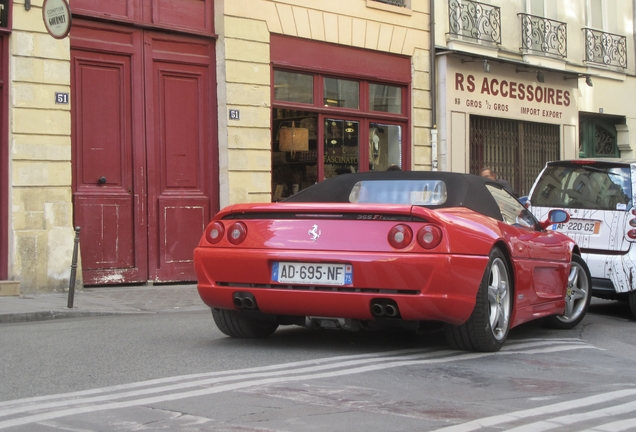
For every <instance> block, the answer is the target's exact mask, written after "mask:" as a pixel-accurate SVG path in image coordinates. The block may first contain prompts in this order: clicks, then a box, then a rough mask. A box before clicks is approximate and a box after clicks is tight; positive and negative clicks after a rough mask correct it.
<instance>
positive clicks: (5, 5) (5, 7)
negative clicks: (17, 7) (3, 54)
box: [0, 0, 10, 29]
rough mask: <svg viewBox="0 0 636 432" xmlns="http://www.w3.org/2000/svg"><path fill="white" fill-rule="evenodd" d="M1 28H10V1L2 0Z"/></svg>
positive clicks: (0, 4)
mask: <svg viewBox="0 0 636 432" xmlns="http://www.w3.org/2000/svg"><path fill="white" fill-rule="evenodd" d="M0 28H2V29H7V28H10V25H9V0H0Z"/></svg>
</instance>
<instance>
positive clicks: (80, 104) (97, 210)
mask: <svg viewBox="0 0 636 432" xmlns="http://www.w3.org/2000/svg"><path fill="white" fill-rule="evenodd" d="M78 21H79V22H78ZM71 36H72V38H71V59H72V64H73V66H72V77H71V79H72V86H73V88H72V95H73V99H72V103H73V109H72V113H73V114H72V116H73V119H72V120H73V137H72V139H73V168H74V172H73V186H74V188H73V193H74V197H73V199H74V210H75V224H76V225H79V226H80V227H81V242H80V250H81V256H82V269H83V278H84V283H85V284H87V285H102V284H117V283H135V282H145V281H154V282H174V281H192V280H195V274H194V268H193V265H192V252H193V249H194V247H195V246H196V244H197V242H198V240H199V237H200V236H201V233H202V232H203V230H204V227H205V224H206V223H207V221H208V220H209V218H210V211H211V203H216V202H218V199H217V198H216V196H215V197H214V199H212V198H213V197H212V195H213V191H215V190H216V188H215V185H216V184H217V181H216V178H217V176H218V174H217V172H218V171H217V168H216V164H217V162H216V145H215V144H214V143H215V141H214V140H213V139H212V137H213V133H212V130H213V127H214V124H215V123H214V120H213V119H214V117H215V115H216V113H215V110H214V109H213V107H214V106H216V104H215V99H214V95H213V89H214V85H213V72H212V71H213V69H212V70H211V68H212V67H213V65H214V55H213V44H212V42H210V40H208V39H201V38H188V37H180V36H174V35H162V34H161V33H156V32H150V31H145V30H140V29H130V28H126V27H122V26H117V25H108V24H99V23H94V22H93V23H89V22H87V21H81V20H77V21H75V22H74V23H73V33H72V35H71ZM215 208H216V204H215Z"/></svg>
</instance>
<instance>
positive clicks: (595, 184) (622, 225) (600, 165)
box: [526, 158, 636, 316]
mask: <svg viewBox="0 0 636 432" xmlns="http://www.w3.org/2000/svg"><path fill="white" fill-rule="evenodd" d="M635 182H636V160H627V159H610V158H607V159H574V160H563V161H554V162H548V163H547V164H546V166H545V168H544V169H543V171H542V172H541V174H539V176H538V177H537V180H536V181H535V183H534V185H533V186H532V189H531V190H530V194H529V196H528V201H527V202H526V206H527V207H528V208H529V209H530V211H531V212H532V213H533V214H534V216H535V217H537V218H538V219H539V220H544V219H545V218H546V215H547V214H548V212H549V211H550V210H552V209H564V210H566V211H567V212H568V213H570V220H569V221H568V222H567V223H564V224H553V225H551V226H550V227H549V228H548V229H553V230H555V231H560V232H563V233H565V234H567V235H568V236H569V237H571V238H572V239H573V240H575V241H576V242H577V244H578V246H579V248H580V250H581V256H582V257H583V259H584V260H585V262H586V263H587V265H588V267H589V270H590V274H591V276H592V293H593V295H594V296H596V297H601V298H605V299H618V300H626V301H628V302H629V305H630V308H631V311H632V313H633V314H634V316H636V207H634V203H635V202H636V196H635V195H634V193H636V183H635Z"/></svg>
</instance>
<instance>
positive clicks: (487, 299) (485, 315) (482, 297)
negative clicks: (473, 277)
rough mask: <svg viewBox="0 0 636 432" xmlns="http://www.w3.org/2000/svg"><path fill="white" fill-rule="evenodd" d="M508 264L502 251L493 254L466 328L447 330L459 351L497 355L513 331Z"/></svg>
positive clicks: (448, 328) (497, 250)
mask: <svg viewBox="0 0 636 432" xmlns="http://www.w3.org/2000/svg"><path fill="white" fill-rule="evenodd" d="M509 269H510V266H509V265H508V260H507V259H506V257H505V255H504V254H503V252H502V251H501V250H500V249H497V248H495V249H493V250H492V251H491V252H490V257H489V261H488V265H487V266H486V271H485V272H484V277H483V278H482V281H481V284H480V286H479V291H478V292H477V301H476V303H475V309H474V310H473V313H472V315H471V316H470V318H469V319H468V321H466V322H465V323H464V324H462V325H459V326H453V325H450V324H446V325H445V326H444V328H445V333H446V339H447V341H448V343H449V344H450V345H451V346H452V347H453V348H457V349H462V350H472V351H482V352H495V351H499V350H500V349H501V347H502V346H503V344H504V342H505V341H506V338H507V337H508V332H509V330H510V313H511V311H512V301H513V300H512V298H513V297H512V293H513V286H512V280H511V277H510V270H509Z"/></svg>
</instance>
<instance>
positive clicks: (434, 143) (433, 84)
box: [429, 0, 636, 171]
mask: <svg viewBox="0 0 636 432" xmlns="http://www.w3.org/2000/svg"><path fill="white" fill-rule="evenodd" d="M634 1H636V0H634ZM429 4H430V20H431V21H430V25H429V31H430V40H431V46H430V60H429V62H430V66H429V69H430V71H429V77H430V80H429V86H430V87H431V89H430V91H431V123H432V125H433V127H432V128H431V165H432V170H433V171H437V97H436V93H437V84H436V81H437V79H436V74H435V70H436V69H435V0H429Z"/></svg>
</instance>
